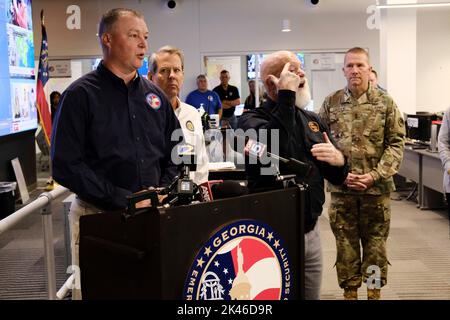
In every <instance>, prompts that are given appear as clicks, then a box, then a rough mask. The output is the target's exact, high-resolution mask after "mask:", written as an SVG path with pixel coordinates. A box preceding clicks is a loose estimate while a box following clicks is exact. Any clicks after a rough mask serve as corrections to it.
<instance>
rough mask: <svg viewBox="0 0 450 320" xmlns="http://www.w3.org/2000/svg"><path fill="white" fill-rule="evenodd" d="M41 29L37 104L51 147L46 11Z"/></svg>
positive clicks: (41, 122)
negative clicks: (46, 88) (47, 90)
mask: <svg viewBox="0 0 450 320" xmlns="http://www.w3.org/2000/svg"><path fill="white" fill-rule="evenodd" d="M41 27H42V42H41V54H40V57H39V71H38V77H37V83H36V104H37V109H38V111H39V122H40V124H41V126H42V128H43V129H44V130H43V131H44V133H45V140H46V141H47V144H48V145H50V135H51V132H52V118H51V114H50V109H49V107H48V103H47V99H46V97H45V92H44V87H45V84H46V83H47V81H48V78H49V76H48V44H47V31H46V29H45V25H44V10H41Z"/></svg>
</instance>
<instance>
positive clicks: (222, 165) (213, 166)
mask: <svg viewBox="0 0 450 320" xmlns="http://www.w3.org/2000/svg"><path fill="white" fill-rule="evenodd" d="M208 169H209V171H214V170H234V169H236V166H235V165H234V163H233V162H230V161H228V162H210V163H209V164H208Z"/></svg>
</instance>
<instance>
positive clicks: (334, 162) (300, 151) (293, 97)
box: [238, 51, 348, 300]
mask: <svg viewBox="0 0 450 320" xmlns="http://www.w3.org/2000/svg"><path fill="white" fill-rule="evenodd" d="M261 80H262V81H263V82H264V86H265V88H266V92H267V96H268V99H267V101H266V102H265V103H264V104H263V105H262V106H261V107H260V108H257V109H254V110H252V111H249V112H246V113H244V114H243V115H242V116H241V118H240V119H239V125H238V126H239V128H241V129H243V130H248V129H255V130H257V131H258V132H259V133H261V132H262V131H260V130H261V129H265V130H268V131H272V130H277V132H278V133H279V135H278V138H279V139H278V141H273V139H272V141H271V142H270V145H269V146H268V149H269V150H273V149H274V148H276V147H277V146H276V145H275V144H278V147H279V155H280V156H282V157H285V158H295V159H297V160H300V161H303V162H306V163H308V164H310V165H311V167H312V170H310V173H309V174H308V175H306V176H300V175H297V177H296V180H297V182H298V183H306V184H307V185H308V186H309V187H308V190H307V192H308V193H309V195H308V197H307V198H309V199H310V201H309V203H308V205H307V206H306V207H305V298H306V299H314V300H317V299H320V286H321V279H322V249H321V243H320V237H319V233H318V227H317V219H318V217H319V215H320V214H321V213H322V205H323V203H324V201H325V193H324V178H325V179H327V180H328V181H329V182H331V183H333V184H342V183H343V182H344V181H345V179H346V177H347V173H348V167H347V165H346V159H345V158H344V156H343V155H342V153H341V152H340V151H339V150H338V149H336V148H335V146H334V144H333V142H332V141H330V139H329V138H328V137H330V136H331V135H330V132H329V130H328V128H327V126H326V125H324V124H323V122H322V121H321V119H320V118H319V116H318V115H317V114H315V113H313V112H310V111H306V110H304V108H305V106H306V105H307V104H308V103H309V101H310V98H311V96H310V93H309V87H308V82H307V80H306V78H305V73H304V71H303V70H302V69H301V62H300V60H299V59H298V57H297V56H296V55H295V54H294V53H293V52H290V51H278V52H275V53H272V54H271V55H269V56H268V57H267V58H266V59H265V60H264V61H263V63H262V64H261ZM268 135H270V133H269V134H268ZM261 167H262V165H261V164H256V165H252V164H247V165H246V172H247V178H248V185H249V188H250V190H251V191H253V192H258V191H263V190H270V189H277V188H280V187H281V185H280V183H279V182H277V181H276V180H275V177H273V176H267V175H262V174H261V173H262V172H263V171H262V170H261ZM279 169H280V173H281V174H289V173H293V172H290V171H289V169H288V168H287V167H285V166H284V165H283V163H280V168H279Z"/></svg>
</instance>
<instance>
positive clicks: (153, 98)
mask: <svg viewBox="0 0 450 320" xmlns="http://www.w3.org/2000/svg"><path fill="white" fill-rule="evenodd" d="M145 100H147V103H148V104H149V106H150V107H152V108H153V109H154V110H158V109H159V108H160V107H161V99H160V98H159V97H158V96H157V95H156V94H154V93H149V94H148V95H147V96H146V97H145Z"/></svg>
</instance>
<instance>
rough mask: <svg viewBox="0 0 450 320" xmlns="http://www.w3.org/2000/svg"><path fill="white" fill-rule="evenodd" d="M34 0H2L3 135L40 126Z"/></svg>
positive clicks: (0, 128)
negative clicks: (33, 21) (35, 55)
mask: <svg viewBox="0 0 450 320" xmlns="http://www.w3.org/2000/svg"><path fill="white" fill-rule="evenodd" d="M37 117H38V114H37V109H36V76H35V68H34V44H33V24H32V15H31V0H0V136H4V135H8V134H11V133H16V132H20V131H25V130H31V129H35V128H37Z"/></svg>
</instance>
